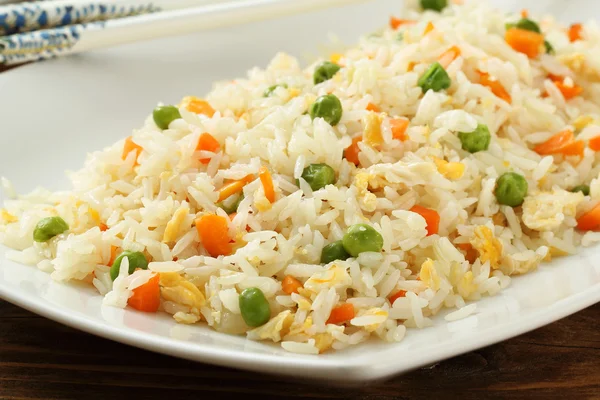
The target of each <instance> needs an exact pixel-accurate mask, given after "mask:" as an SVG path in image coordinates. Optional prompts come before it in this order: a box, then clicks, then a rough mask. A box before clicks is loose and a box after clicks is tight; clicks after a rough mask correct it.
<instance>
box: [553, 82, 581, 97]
mask: <svg viewBox="0 0 600 400" xmlns="http://www.w3.org/2000/svg"><path fill="white" fill-rule="evenodd" d="M553 82H554V85H555V86H556V87H557V88H558V90H560V92H561V93H562V95H563V97H564V98H565V100H571V99H572V98H573V97H577V96H579V95H580V94H581V93H583V88H582V87H581V86H578V85H573V86H567V85H565V81H564V79H562V78H560V79H557V80H553Z"/></svg>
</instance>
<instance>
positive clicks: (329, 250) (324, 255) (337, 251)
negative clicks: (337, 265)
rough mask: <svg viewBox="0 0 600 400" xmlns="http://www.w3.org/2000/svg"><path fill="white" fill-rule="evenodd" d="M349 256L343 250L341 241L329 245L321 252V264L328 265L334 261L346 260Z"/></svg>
mask: <svg viewBox="0 0 600 400" xmlns="http://www.w3.org/2000/svg"><path fill="white" fill-rule="evenodd" d="M349 258H350V254H348V252H347V251H346V249H345V248H344V243H342V241H341V240H338V241H337V242H333V243H329V244H328V245H327V246H325V247H323V250H321V264H329V263H330V262H332V261H335V260H347V259H349Z"/></svg>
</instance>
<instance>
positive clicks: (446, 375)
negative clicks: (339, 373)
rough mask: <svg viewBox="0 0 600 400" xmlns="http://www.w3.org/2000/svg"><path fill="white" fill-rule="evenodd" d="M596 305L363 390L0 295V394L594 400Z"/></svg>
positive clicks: (599, 347) (599, 354) (598, 375)
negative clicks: (85, 329) (96, 332)
mask: <svg viewBox="0 0 600 400" xmlns="http://www.w3.org/2000/svg"><path fill="white" fill-rule="evenodd" d="M599 321H600V304H596V305H595V306H592V307H590V308H588V309H586V310H584V311H581V312H579V313H577V314H575V315H573V316H571V317H568V318H565V319H564V320H562V321H559V322H556V323H554V324H551V325H549V326H546V327H544V328H541V329H538V330H536V331H533V332H530V333H528V334H525V335H522V336H519V337H517V338H514V339H512V340H508V341H506V342H502V343H499V344H497V345H494V346H490V347H486V348H484V349H481V350H478V351H474V352H472V353H468V354H465V355H462V356H459V357H455V358H452V359H450V360H447V361H443V362H441V363H439V364H436V365H433V366H430V367H428V368H422V369H419V370H416V371H413V372H410V373H408V374H406V375H401V376H398V377H396V378H392V379H390V380H388V381H386V382H381V383H377V384H373V385H370V386H366V387H361V388H352V389H344V388H335V387H327V386H325V385H323V384H312V383H310V382H306V383H304V382H298V381H293V380H289V379H285V378H280V377H273V376H267V375H261V374H256V373H251V372H244V371H236V370H233V369H227V368H220V367H214V366H211V365H203V364H197V363H194V362H191V361H185V360H180V359H176V358H171V357H167V356H163V355H159V354H154V353H151V352H148V351H144V350H138V349H136V348H133V347H128V346H125V345H122V344H118V343H114V342H111V341H108V340H105V339H100V338H97V337H95V336H91V335H88V334H86V333H82V332H79V331H77V330H74V329H71V328H67V327H65V326H62V325H60V324H57V323H55V322H53V321H50V320H47V319H45V318H42V317H39V316H37V315H35V314H32V313H30V312H28V311H25V310H23V309H20V308H18V307H15V306H13V305H11V304H9V303H6V302H3V301H0V398H1V399H85V400H89V399H120V398H129V399H132V400H133V399H139V398H160V399H170V398H172V399H174V400H175V399H176V400H180V399H187V398H194V399H198V400H207V399H210V400H214V399H221V398H226V397H229V396H231V397H234V396H239V395H241V394H252V395H253V397H251V398H255V397H254V396H256V398H261V399H268V398H276V399H286V398H319V399H364V400H380V399H421V398H422V399H428V400H433V399H446V398H450V399H452V398H457V399H461V400H468V399H476V400H480V399H484V398H490V399H504V398H510V399H520V398H535V399H543V400H547V399H554V398H557V399H558V398H561V399H563V398H564V399H569V400H574V399H600V330H599V327H600V325H599V323H598V322H599Z"/></svg>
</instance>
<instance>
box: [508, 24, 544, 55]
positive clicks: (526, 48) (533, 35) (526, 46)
mask: <svg viewBox="0 0 600 400" xmlns="http://www.w3.org/2000/svg"><path fill="white" fill-rule="evenodd" d="M504 38H505V40H506V43H508V45H509V46H510V47H512V48H513V50H515V51H518V52H519V53H523V54H525V55H527V57H529V58H535V57H537V56H538V55H539V54H540V53H541V51H542V48H543V47H544V36H543V35H542V34H540V33H537V32H532V31H528V30H525V29H518V28H511V29H508V30H507V31H506V34H505V35H504Z"/></svg>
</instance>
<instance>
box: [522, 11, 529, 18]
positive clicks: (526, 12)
mask: <svg viewBox="0 0 600 400" xmlns="http://www.w3.org/2000/svg"><path fill="white" fill-rule="evenodd" d="M521 18H529V11H527V10H526V9H522V10H521Z"/></svg>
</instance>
